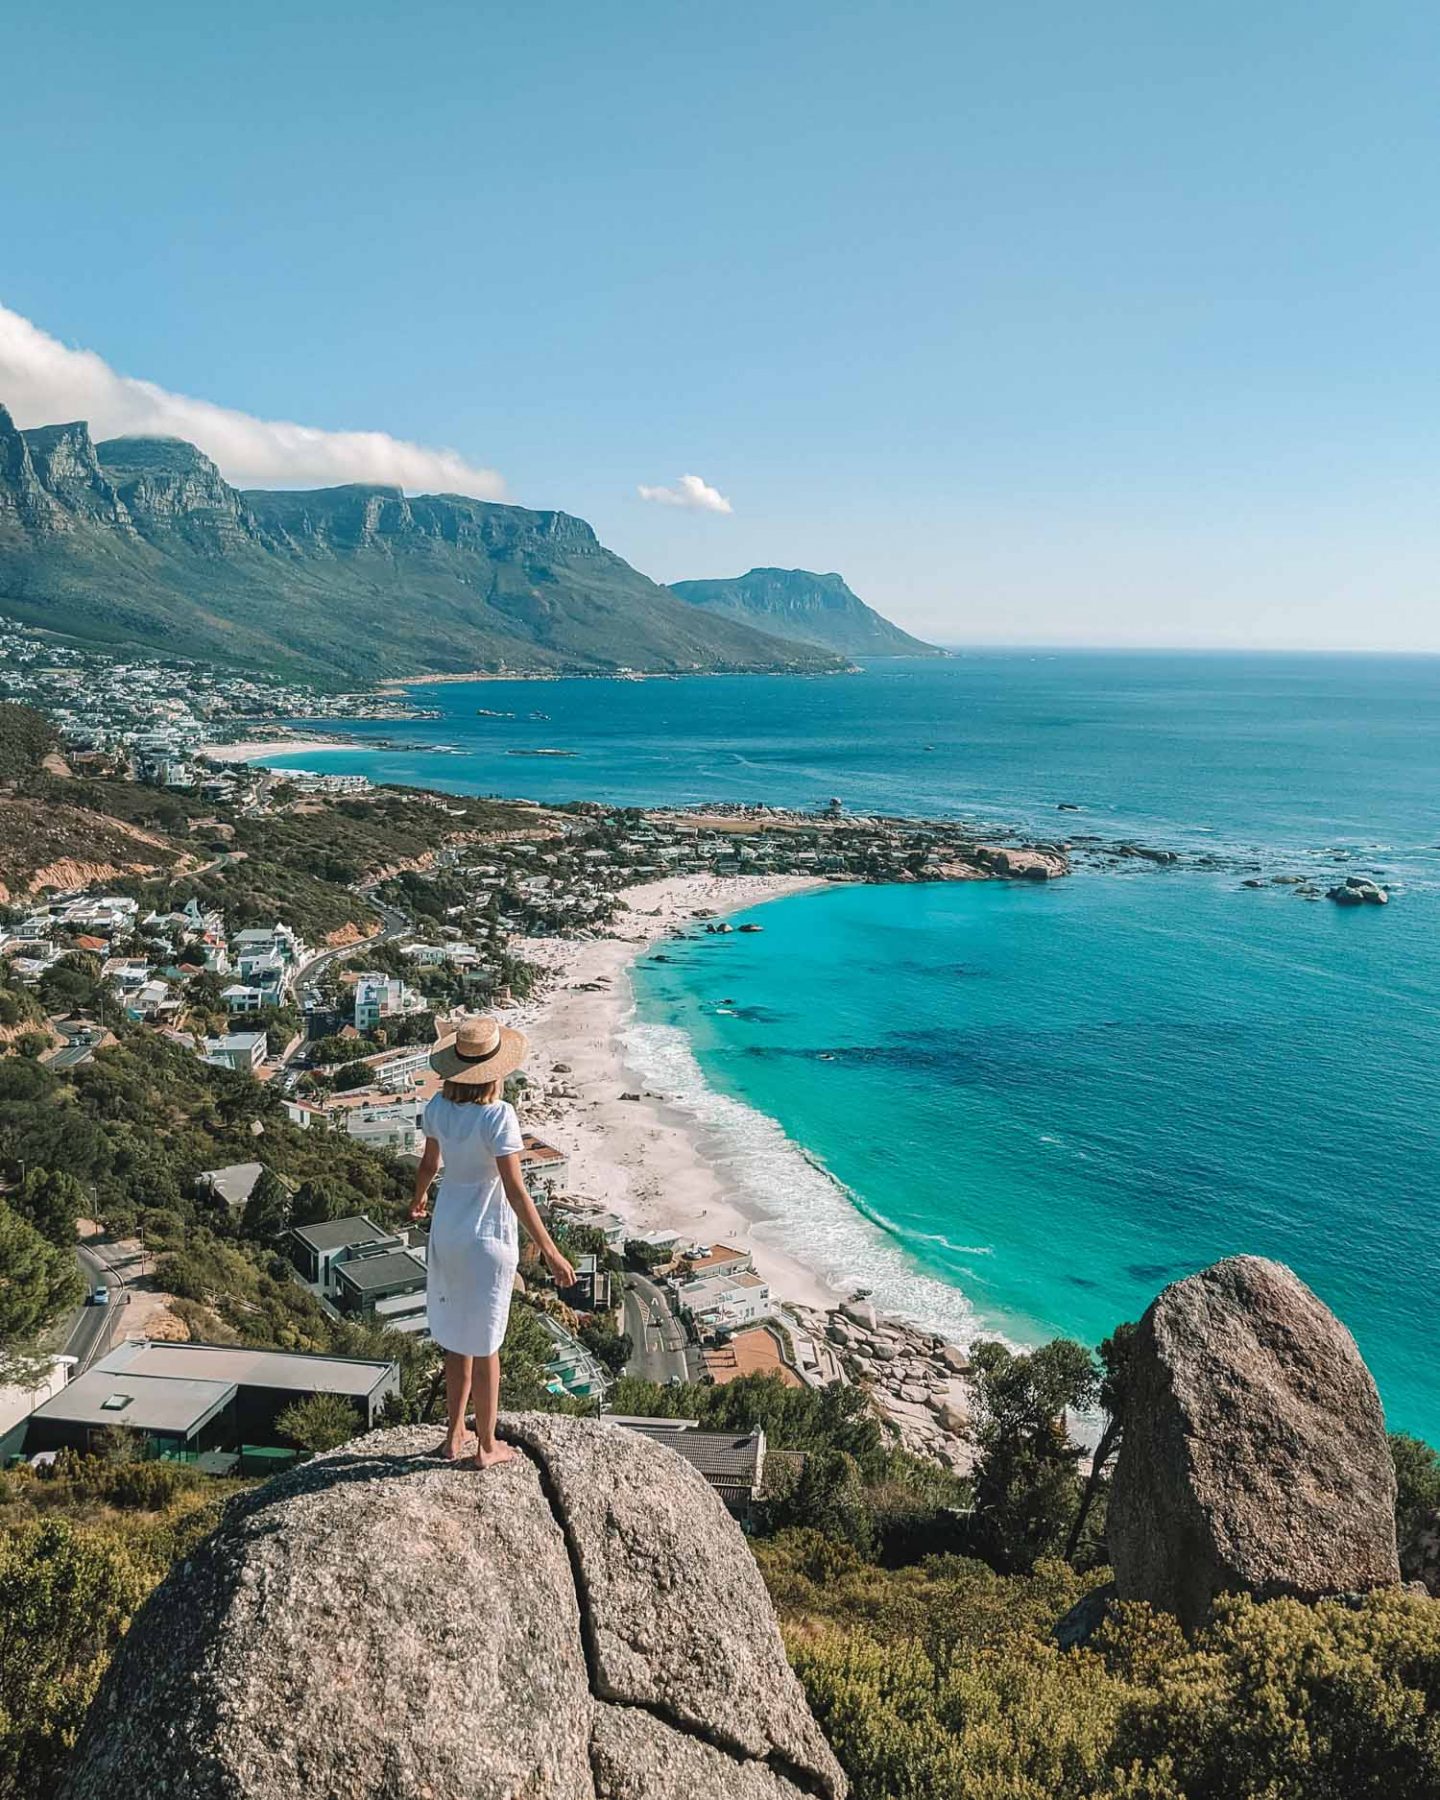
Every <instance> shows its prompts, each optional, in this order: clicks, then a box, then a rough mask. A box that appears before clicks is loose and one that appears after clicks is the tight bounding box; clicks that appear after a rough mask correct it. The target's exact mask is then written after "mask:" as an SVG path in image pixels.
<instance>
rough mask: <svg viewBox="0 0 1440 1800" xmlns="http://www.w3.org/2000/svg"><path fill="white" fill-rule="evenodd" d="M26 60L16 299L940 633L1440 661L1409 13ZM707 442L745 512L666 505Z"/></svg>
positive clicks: (800, 21) (365, 7) (337, 31)
mask: <svg viewBox="0 0 1440 1800" xmlns="http://www.w3.org/2000/svg"><path fill="white" fill-rule="evenodd" d="M5 45H6V63H7V65H8V69H9V74H10V79H9V81H7V83H6V97H5V104H4V108H3V111H0V155H3V158H4V167H5V169H6V171H7V179H6V181H5V182H4V184H3V187H0V302H3V304H4V306H5V307H7V308H9V309H12V310H13V312H14V313H17V314H19V315H22V316H23V317H24V318H25V319H28V320H30V321H32V322H33V323H34V325H35V326H37V327H39V328H40V330H41V331H43V332H46V333H49V334H51V335H52V336H53V337H55V338H58V339H60V340H62V341H63V342H64V343H65V344H69V345H75V346H83V347H85V348H87V349H90V350H93V351H95V352H97V353H98V354H99V355H100V356H102V357H103V358H104V359H105V360H106V362H107V363H109V364H110V365H111V366H112V367H113V368H114V369H116V370H119V371H122V372H123V373H125V374H127V375H131V376H138V377H143V378H145V379H147V380H149V381H152V382H155V383H159V384H160V385H161V386H163V387H164V388H166V389H170V390H174V391H176V392H178V393H181V394H187V395H194V396H199V397H202V398H203V399H205V400H208V401H213V402H216V403H218V404H220V405H223V406H225V407H229V408H235V409H239V410H241V411H243V412H247V413H253V414H257V415H260V416H262V417H267V418H280V419H288V420H298V421H301V422H302V423H304V424H306V425H312V426H317V427H324V428H328V429H332V430H342V429H346V430H353V429H375V430H381V431H385V432H389V433H393V434H395V435H397V436H399V437H401V438H404V439H409V440H415V441H417V442H419V443H422V444H426V445H438V446H445V447H448V448H450V449H452V450H454V451H455V452H457V453H458V454H459V456H460V457H462V458H463V459H464V460H465V461H466V462H467V463H469V464H473V465H477V466H481V467H484V468H489V469H494V470H497V471H498V472H499V474H500V476H502V477H503V480H504V483H505V488H506V492H507V493H508V495H509V496H511V497H513V498H514V499H515V500H517V501H520V502H522V503H524V504H527V505H534V506H560V507H564V508H566V509H567V510H570V511H573V512H578V513H581V514H583V515H584V516H585V517H587V518H589V519H590V520H591V521H592V522H593V523H594V524H595V526H596V528H597V530H598V531H599V532H600V534H601V536H602V537H603V538H604V539H605V541H606V542H608V543H609V544H611V545H612V546H613V547H614V548H616V549H617V550H619V551H620V552H621V553H622V554H623V555H625V556H627V557H628V558H629V559H630V560H631V561H633V562H635V563H636V564H637V565H638V566H640V567H641V568H643V569H645V570H646V571H647V572H649V573H651V574H653V575H655V576H657V577H658V578H660V579H678V578H681V577H685V576H698V575H719V574H730V573H738V572H740V571H741V570H743V569H745V568H747V567H749V566H750V565H752V564H754V563H779V564H783V565H786V566H806V567H812V568H817V569H832V568H833V569H839V570H840V571H841V572H842V573H844V574H845V575H846V576H847V577H848V578H849V580H850V581H851V583H852V585H853V586H854V587H855V588H856V589H857V590H858V591H859V592H860V593H861V594H863V595H864V596H865V597H866V598H867V599H869V600H871V601H872V602H873V603H874V604H876V605H878V606H880V607H881V608H882V609H884V610H886V611H888V612H890V613H891V614H892V615H893V616H895V617H897V618H899V619H900V620H901V621H902V622H904V623H906V624H908V625H910V626H912V627H913V628H915V629H918V630H921V631H923V632H925V633H926V634H928V635H931V636H936V637H939V638H940V639H941V640H942V641H947V642H985V641H988V642H1002V643H1003V642H1042V643H1061V642H1092V643H1141V644H1148V643H1155V644H1192V643H1195V644H1201V643H1216V644H1276V645H1288V644H1296V645H1320V646H1347V645H1348V646H1372V647H1395V648H1423V649H1431V650H1440V606H1437V604H1436V601H1435V595H1436V592H1437V585H1440V508H1437V506H1436V501H1435V494H1436V488H1437V482H1440V424H1437V419H1440V408H1437V392H1436V389H1437V373H1440V370H1437V362H1440V330H1437V318H1440V306H1437V301H1440V291H1437V290H1440V231H1437V229H1436V225H1435V219H1436V210H1437V209H1436V201H1437V149H1440V107H1437V104H1436V93H1437V74H1440V16H1437V15H1435V14H1434V13H1433V11H1430V10H1429V9H1423V8H1419V7H1413V6H1411V7H1394V6H1390V5H1387V4H1383V3H1382V4H1378V5H1371V6H1369V7H1364V8H1361V7H1357V6H1353V5H1352V6H1343V5H1339V4H1335V3H1327V0H1313V3H1312V4H1309V5H1305V6H1301V5H1298V4H1286V3H1281V4H1272V5H1271V6H1268V7H1263V8H1257V7H1254V6H1252V5H1245V6H1240V5H1235V4H1226V3H1220V4H1211V5H1209V6H1206V7H1183V8H1182V7H1180V6H1177V5H1164V4H1160V5H1157V4H1155V3H1154V0H1150V3H1149V4H1138V3H1137V4H1129V5H1122V4H1104V3H1101V4H1095V5H1092V6H1090V7H1088V8H1078V7H1075V6H1074V5H1073V4H1071V5H1062V4H1058V3H1051V0H1035V3H1031V4H1024V3H1022V4H1019V5H1014V6H1009V7H1001V6H995V5H987V6H984V7H980V6H974V5H968V4H953V3H952V4H945V5H940V4H930V3H929V0H921V3H918V4H905V3H903V0H902V3H898V4H897V3H892V4H888V5H868V4H859V5H857V4H845V3H844V0H832V3H831V4H826V5H821V4H813V5H812V4H804V5H795V4H785V3H784V0H780V3H778V4H777V3H772V4H769V5H757V4H750V3H749V0H733V3H732V4H730V5H728V6H726V7H724V8H705V9H700V8H687V7H681V6H677V5H675V4H673V3H672V4H669V5H663V6H662V5H658V4H651V3H650V0H640V3H636V0H620V3H612V4H609V5H596V4H594V3H593V0H592V3H591V4H589V5H579V4H569V3H565V4H560V3H557V0H530V3H528V4H526V5H523V6H520V5H513V4H512V5H506V6H497V5H490V4H467V5H451V4H436V3H428V4H427V3H426V0H415V3H413V4H411V5H410V6H408V7H405V8H401V7H398V6H395V5H383V6H382V5H377V4H371V3H369V0H350V3H348V4H345V5H339V4H317V3H316V0H288V4H285V5H280V4H275V3H273V0H252V3H250V4H247V5H246V6H245V7H243V8H236V9H226V10H225V12H224V13H223V15H222V14H220V13H218V12H210V11H208V10H205V9H199V8H195V7H194V6H192V5H186V6H180V5H173V4H165V3H157V0H137V4H136V5H134V6H131V7H128V8H123V9H122V8H116V7H114V6H111V5H105V6H100V5H98V4H95V3H94V0H78V3H77V4H74V5H71V6H68V7H60V8H40V7H31V8H29V9H26V12H25V14H24V15H23V16H21V15H20V14H19V13H18V11H12V13H11V16H10V18H9V20H8V21H7V25H6V31H5ZM5 399H6V394H5V393H4V392H3V391H0V401H3V400H5ZM21 422H22V423H29V422H32V421H30V420H28V419H24V418H22V421H21ZM690 473H694V474H697V475H699V476H700V477H702V478H703V480H704V481H705V482H707V483H709V484H711V485H712V486H713V487H714V488H715V489H716V490H718V492H719V493H721V494H723V495H724V496H726V497H727V498H728V500H729V501H730V503H731V506H732V511H731V512H730V513H729V514H721V513H718V512H712V511H703V510H691V509H687V508H681V507H675V506H666V505H662V504H657V503H654V502H646V501H644V500H642V499H641V498H640V497H639V496H638V493H637V489H638V488H639V487H640V486H641V485H647V486H665V487H671V486H673V485H674V484H675V483H676V482H677V481H678V480H679V478H680V477H681V476H682V475H684V474H690Z"/></svg>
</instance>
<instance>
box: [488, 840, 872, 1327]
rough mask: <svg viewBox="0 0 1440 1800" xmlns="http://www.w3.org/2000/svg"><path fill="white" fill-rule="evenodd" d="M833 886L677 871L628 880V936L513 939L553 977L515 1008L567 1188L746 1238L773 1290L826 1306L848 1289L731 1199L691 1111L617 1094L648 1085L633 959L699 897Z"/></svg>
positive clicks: (744, 898)
mask: <svg viewBox="0 0 1440 1800" xmlns="http://www.w3.org/2000/svg"><path fill="white" fill-rule="evenodd" d="M827 885H828V883H825V882H820V881H815V880H813V879H811V878H810V877H807V876H798V875H754V876H743V875H742V876H731V877H727V876H713V875H672V876H667V877H665V878H664V879H662V880H659V881H652V882H646V883H644V884H643V885H642V886H639V887H633V888H628V889H627V890H626V891H625V899H626V901H627V903H628V904H629V906H630V908H631V910H630V912H629V913H628V914H626V915H624V916H623V917H622V918H621V919H620V920H619V921H617V926H618V929H619V931H620V932H622V933H623V935H617V936H613V937H604V938H579V939H575V938H524V939H520V940H518V941H517V943H516V945H515V948H516V950H517V951H518V953H519V954H520V955H522V956H525V957H527V958H528V959H529V960H531V961H532V962H536V963H538V964H540V965H541V966H542V967H544V968H545V969H547V970H548V971H549V973H550V977H551V986H550V988H549V989H548V991H547V992H546V993H545V994H544V995H543V996H542V997H541V998H540V999H539V1000H538V1001H535V1002H531V1003H529V1004H528V1005H525V1006H522V1007H520V1008H518V1009H517V1012H518V1014H519V1017H520V1020H521V1022H522V1023H523V1024H524V1026H525V1028H526V1030H527V1031H529V1032H530V1034H531V1036H532V1038H533V1041H534V1044H535V1053H534V1055H533V1057H532V1060H531V1063H530V1064H529V1072H530V1073H531V1074H532V1076H533V1077H534V1078H535V1079H536V1081H537V1082H538V1083H539V1084H540V1085H541V1086H542V1087H543V1089H544V1090H545V1095H546V1097H545V1099H544V1100H543V1101H542V1102H541V1103H540V1104H539V1105H538V1106H535V1107H531V1108H527V1117H528V1118H529V1119H531V1120H533V1121H534V1122H535V1123H536V1124H537V1125H538V1126H541V1127H542V1128H543V1130H544V1132H545V1134H546V1135H547V1136H548V1137H550V1138H551V1139H553V1141H554V1142H555V1145H556V1147H557V1148H558V1149H561V1150H563V1151H564V1152H565V1153H566V1155H567V1156H568V1157H569V1159H570V1185H571V1188H572V1191H573V1192H575V1193H576V1194H578V1195H583V1196H584V1198H586V1199H587V1200H591V1201H593V1202H595V1203H596V1204H597V1205H600V1206H603V1207H605V1208H606V1209H607V1210H608V1211H611V1212H614V1213H616V1214H617V1215H618V1216H620V1217H621V1218H624V1219H627V1220H633V1221H634V1223H635V1227H636V1230H637V1232H639V1231H654V1230H659V1229H662V1228H664V1229H668V1230H676V1231H680V1232H683V1233H685V1234H686V1235H687V1236H690V1237H693V1238H695V1239H696V1240H698V1241H699V1242H702V1243H707V1242H708V1243H722V1242H723V1243H727V1244H734V1245H736V1246H737V1247H741V1248H744V1249H746V1250H748V1251H750V1253H751V1255H752V1256H753V1257H754V1261H755V1267H756V1270H757V1271H758V1272H759V1273H760V1274H761V1275H762V1276H764V1278H765V1279H766V1280H767V1281H768V1282H769V1283H770V1285H771V1289H772V1291H773V1292H774V1293H775V1294H776V1295H777V1297H779V1298H781V1299H782V1300H784V1301H787V1302H792V1301H793V1302H794V1303H796V1304H798V1305H800V1306H807V1307H813V1308H815V1309H817V1310H821V1311H828V1310H830V1309H831V1308H833V1307H836V1306H838V1305H839V1304H840V1303H841V1301H842V1300H843V1299H844V1298H845V1297H846V1296H845V1295H844V1294H842V1293H838V1292H836V1291H834V1290H833V1289H831V1288H829V1287H827V1286H826V1285H825V1284H824V1283H823V1282H822V1281H820V1280H819V1279H818V1278H817V1276H816V1275H815V1273H814V1271H813V1270H812V1269H809V1268H806V1267H805V1266H804V1264H803V1263H801V1262H800V1261H799V1260H798V1259H797V1258H795V1257H794V1256H791V1255H789V1254H788V1253H787V1252H785V1251H784V1250H781V1249H779V1248H778V1247H777V1246H776V1245H774V1244H773V1243H771V1242H770V1241H769V1240H768V1239H767V1238H766V1237H765V1235H764V1233H763V1230H762V1229H761V1228H760V1227H761V1221H759V1220H757V1219H755V1218H753V1217H751V1216H750V1215H749V1214H748V1213H746V1212H745V1211H744V1210H743V1209H742V1208H741V1207H740V1206H739V1205H737V1204H736V1202H735V1200H734V1199H733V1198H732V1197H731V1196H730V1194H729V1193H728V1191H727V1189H726V1186H725V1184H724V1182H723V1181H722V1179H721V1177H720V1175H719V1174H718V1173H717V1172H716V1170H715V1169H714V1167H713V1166H712V1164H711V1163H710V1161H709V1160H708V1158H707V1157H706V1156H705V1154H704V1150H703V1147H702V1145H701V1142H700V1132H699V1129H698V1127H697V1125H696V1123H695V1121H693V1120H692V1119H690V1118H689V1117H688V1116H687V1115H686V1114H685V1113H684V1112H683V1111H681V1110H680V1109H679V1108H678V1107H675V1106H671V1105H667V1104H666V1102H665V1101H664V1100H663V1099H661V1098H658V1097H656V1096H655V1095H654V1094H645V1093H642V1094H641V1098H640V1099H638V1100H624V1099H622V1098H621V1097H620V1096H621V1095H622V1094H625V1093H636V1092H640V1091H641V1090H640V1080H639V1077H638V1076H636V1074H635V1072H634V1071H633V1069H632V1068H631V1067H630V1065H629V1062H628V1061H627V1056H626V1051H625V1046H624V1044H623V1042H622V1038H621V1034H622V1032H623V1030H624V1028H625V1026H626V1025H627V1024H628V1023H629V1021H630V1020H631V1018H632V1017H633V1015H634V1011H635V994H634V989H633V987H632V985H631V982H630V965H631V963H632V962H633V961H634V959H635V958H636V957H637V956H639V955H640V954H641V953H642V952H643V951H644V950H646V949H648V948H649V947H650V946H652V945H654V944H656V943H658V942H659V941H660V940H661V939H663V938H664V937H666V936H668V935H669V934H670V933H671V932H673V931H675V930H677V929H679V928H680V927H682V926H684V925H688V924H691V923H692V922H693V921H692V917H691V915H692V913H693V912H694V911H695V909H697V908H710V909H712V910H713V911H715V912H716V913H717V914H718V913H732V912H739V911H742V910H744V909H745V908H747V907H751V906H756V905H759V904H760V903H761V902H762V901H766V900H778V899H781V898H782V897H784V896H787V895H791V894H799V893H806V892H809V891H812V890H815V889H818V888H823V887H825V886H827ZM589 984H597V985H595V986H593V987H591V986H590V985H589ZM557 1064H560V1065H563V1067H562V1068H561V1069H560V1070H558V1071H557V1068H556V1065H557ZM556 1090H561V1093H560V1094H557V1092H556ZM564 1093H573V1094H574V1095H575V1096H576V1098H575V1099H573V1100H569V1099H565V1098H563V1097H561V1095H562V1094H564Z"/></svg>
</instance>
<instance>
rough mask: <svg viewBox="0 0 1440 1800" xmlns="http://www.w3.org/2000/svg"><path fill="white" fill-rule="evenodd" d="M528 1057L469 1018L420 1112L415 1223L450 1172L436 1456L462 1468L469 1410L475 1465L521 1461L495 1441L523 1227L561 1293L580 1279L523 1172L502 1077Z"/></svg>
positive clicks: (441, 1236)
mask: <svg viewBox="0 0 1440 1800" xmlns="http://www.w3.org/2000/svg"><path fill="white" fill-rule="evenodd" d="M528 1049H529V1044H528V1043H527V1042H526V1039H525V1037H524V1034H523V1033H521V1032H519V1031H511V1030H510V1029H508V1027H505V1026H501V1025H498V1024H497V1023H496V1022H495V1020H494V1019H468V1020H467V1021H466V1022H465V1023H464V1024H463V1025H462V1026H461V1027H460V1029H459V1031H457V1032H456V1033H455V1035H454V1036H453V1037H448V1038H446V1039H444V1041H443V1042H441V1043H439V1044H437V1045H436V1046H435V1048H434V1050H433V1051H432V1052H431V1055H430V1067H431V1068H432V1069H434V1070H435V1072H436V1073H437V1074H438V1075H440V1076H441V1077H442V1079H443V1081H444V1086H443V1087H442V1088H441V1090H440V1092H439V1093H438V1094H436V1095H435V1097H434V1099H433V1100H431V1101H430V1103H429V1105H428V1106H427V1107H426V1108H425V1111H424V1113H423V1114H422V1115H421V1119H420V1126H421V1129H422V1130H423V1132H424V1133H425V1150H424V1153H423V1154H422V1156H421V1158H420V1167H419V1168H418V1169H417V1170H416V1171H415V1204H414V1205H413V1206H412V1207H411V1208H410V1217H411V1218H412V1219H416V1220H418V1219H423V1218H424V1217H425V1213H426V1208H427V1206H428V1203H429V1195H430V1184H431V1182H432V1181H433V1180H434V1179H435V1173H436V1170H437V1169H442V1170H443V1173H442V1175H441V1179H440V1193H439V1197H438V1199H437V1200H436V1202H435V1217H434V1220H433V1222H432V1224H431V1227H430V1247H429V1250H428V1252H427V1259H426V1271H427V1273H426V1305H427V1309H428V1312H429V1315H430V1335H431V1336H432V1337H433V1338H434V1339H435V1342H436V1343H437V1344H439V1346H440V1347H441V1349H442V1350H443V1351H444V1352H445V1404H446V1410H447V1413H448V1416H449V1422H450V1423H449V1429H448V1431H447V1432H446V1434H445V1443H444V1445H443V1446H442V1448H441V1452H440V1454H441V1455H442V1456H444V1457H445V1458H446V1459H447V1461H451V1462H456V1461H458V1460H459V1459H460V1458H461V1457H462V1456H463V1455H464V1452H465V1449H466V1445H467V1442H468V1438H467V1433H466V1429H465V1409H466V1403H467V1401H473V1403H474V1408H475V1432H476V1438H477V1442H476V1447H475V1453H474V1461H475V1466H476V1467H477V1468H479V1469H489V1468H494V1467H495V1466H496V1465H497V1464H498V1463H504V1462H509V1461H510V1460H511V1459H512V1458H513V1456H514V1455H515V1452H514V1451H513V1450H512V1449H510V1447H509V1446H508V1445H507V1444H502V1443H499V1442H497V1440H496V1437H495V1417H496V1414H497V1412H498V1411H499V1407H500V1346H501V1344H502V1343H503V1342H504V1340H505V1326H506V1324H507V1322H508V1320H509V1317H510V1296H511V1293H512V1292H513V1290H514V1285H515V1271H516V1268H517V1267H518V1266H519V1262H520V1240H519V1234H518V1231H517V1229H516V1222H517V1220H518V1222H519V1223H520V1224H521V1225H523V1226H524V1227H525V1229H526V1231H527V1232H528V1233H529V1235H530V1237H531V1238H532V1239H533V1240H534V1243H535V1245H536V1248H537V1249H538V1250H539V1252H540V1254H541V1256H543V1257H544V1259H545V1265H546V1267H547V1268H548V1269H549V1271H550V1273H551V1275H552V1276H553V1277H554V1279H555V1283H556V1285H557V1286H559V1287H570V1286H573V1284H574V1281H575V1271H574V1269H572V1268H571V1266H570V1264H569V1263H568V1262H567V1261H566V1260H565V1258H564V1257H563V1256H562V1255H561V1254H560V1252H559V1251H558V1250H557V1249H556V1247H555V1243H554V1240H553V1239H552V1238H551V1236H550V1233H549V1232H548V1231H547V1230H546V1229H545V1226H544V1224H543V1222H542V1221H541V1218H540V1215H539V1213H538V1212H536V1210H535V1202H534V1201H533V1200H532V1199H531V1198H530V1195H529V1194H528V1193H527V1191H526V1188H525V1181H524V1177H523V1176H522V1175H521V1173H520V1151H521V1149H522V1148H523V1147H524V1140H523V1138H522V1137H521V1135H520V1121H519V1120H518V1119H517V1118H516V1117H515V1108H514V1107H513V1106H511V1105H510V1104H509V1103H508V1102H507V1101H506V1099H505V1077H506V1076H507V1075H510V1074H513V1073H514V1071H515V1070H516V1069H518V1068H519V1067H520V1064H521V1063H522V1062H523V1061H524V1058H525V1053H526V1051H527V1050H528Z"/></svg>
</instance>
